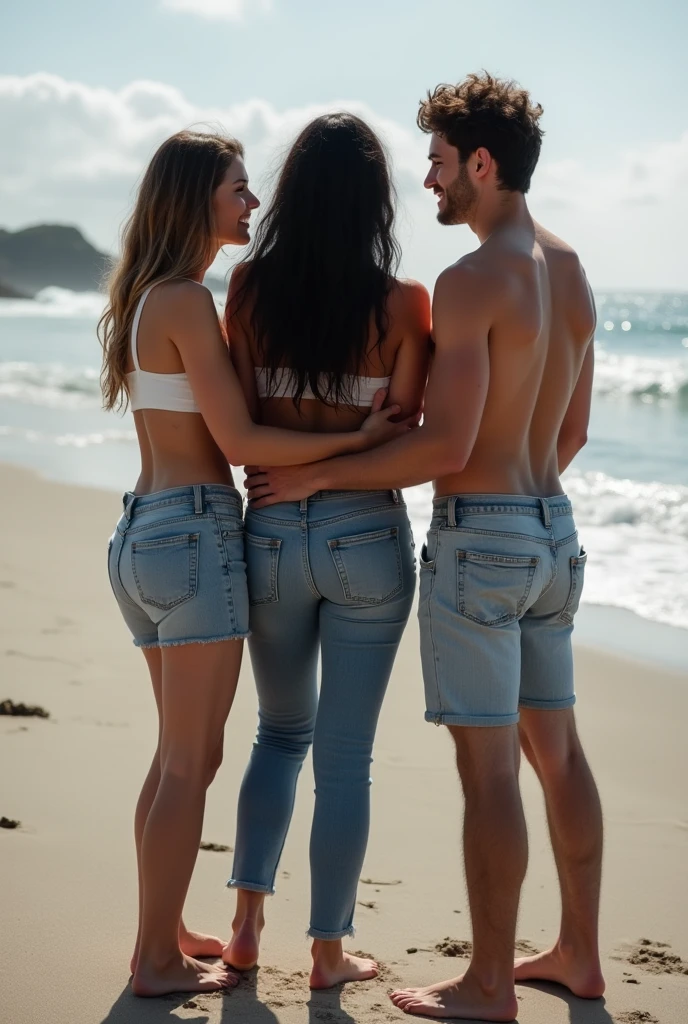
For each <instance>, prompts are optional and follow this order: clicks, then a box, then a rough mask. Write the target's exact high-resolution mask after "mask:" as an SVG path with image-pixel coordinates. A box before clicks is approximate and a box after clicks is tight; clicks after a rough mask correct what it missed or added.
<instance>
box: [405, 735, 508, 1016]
mask: <svg viewBox="0 0 688 1024" xmlns="http://www.w3.org/2000/svg"><path fill="white" fill-rule="evenodd" d="M450 731H451V733H452V736H453V738H454V742H455V744H456V754H457V764H458V768H459V774H460V776H461V782H462V785H463V792H464V799H465V814H464V858H465V866H466V881H467V885H468V899H469V905H470V909H471V922H472V926H473V956H472V958H471V963H470V966H469V968H468V970H467V971H466V973H465V974H464V975H462V976H461V977H459V978H452V979H450V980H449V981H445V982H440V983H439V984H437V985H429V986H427V987H426V988H420V989H406V990H404V991H401V992H394V993H392V1001H393V1002H394V1003H395V1005H396V1006H398V1007H400V1009H402V1010H404V1011H405V1012H407V1013H413V1014H418V1015H421V1016H426V1017H458V1018H462V1019H476V1018H477V1019H479V1020H486V1021H511V1020H513V1019H514V1018H515V1016H516V1013H517V1009H518V1003H517V1000H516V993H515V991H514V977H513V955H514V943H515V941H516V917H517V914H518V903H519V897H520V892H521V885H522V884H523V878H524V876H525V872H526V866H527V861H528V836H527V832H526V824H525V818H524V816H523V806H522V803H521V794H520V791H519V786H518V767H519V743H518V732H517V729H516V726H505V727H502V728H484V729H483V728H465V727H450Z"/></svg>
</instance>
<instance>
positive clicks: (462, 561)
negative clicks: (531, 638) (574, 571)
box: [456, 551, 540, 626]
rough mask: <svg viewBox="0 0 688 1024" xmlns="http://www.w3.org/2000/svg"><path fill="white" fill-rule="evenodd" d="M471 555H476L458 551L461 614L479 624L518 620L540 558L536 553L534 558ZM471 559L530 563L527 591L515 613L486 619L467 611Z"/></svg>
mask: <svg viewBox="0 0 688 1024" xmlns="http://www.w3.org/2000/svg"><path fill="white" fill-rule="evenodd" d="M469 556H474V552H470V551H457V552H456V567H457V577H456V585H457V590H458V602H457V611H458V612H459V614H460V615H463V617H464V618H465V619H470V621H471V622H476V623H477V624H478V625H479V626H506V625H508V624H509V623H511V622H516V620H517V619H518V618H519V617H520V615H521V612H522V611H523V607H524V605H525V603H526V601H527V600H528V597H529V595H530V591H531V588H532V586H533V577H534V576H535V570H536V569H537V567H538V565H539V563H540V559H539V558H538V557H537V556H535V555H534V556H533V557H532V558H531V557H526V558H520V557H515V556H511V555H485V556H483V557H481V558H479V559H475V558H474V557H469ZM470 561H478V562H488V563H490V564H492V565H512V566H514V567H524V564H525V563H526V562H527V563H528V565H529V569H528V578H527V580H526V586H525V592H524V594H523V597H522V598H521V599H520V601H519V602H518V605H517V606H516V612H515V613H514V614H513V615H512V614H510V613H508V612H507V613H505V614H504V615H500V616H499V618H496V619H489V620H486V619H479V618H478V617H477V616H476V615H471V614H470V612H467V611H466V601H465V589H466V588H465V582H464V581H465V575H466V564H467V563H468V562H470Z"/></svg>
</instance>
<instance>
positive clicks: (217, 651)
mask: <svg viewBox="0 0 688 1024" xmlns="http://www.w3.org/2000/svg"><path fill="white" fill-rule="evenodd" d="M242 647H243V645H242V644H241V643H240V642H238V641H234V640H230V641H223V642H219V643H214V644H185V645H182V646H179V647H169V648H163V650H162V653H161V660H162V690H161V694H162V730H161V737H160V782H159V785H158V788H157V792H156V794H155V797H154V799H153V803H152V806H151V808H150V811H149V813H148V816H147V819H146V822H145V825H144V827H143V835H142V837H141V853H140V870H141V882H142V886H141V889H142V904H141V933H140V943H139V955H138V960H137V963H136V970H135V972H134V977H133V981H132V987H133V990H134V992H135V994H136V995H140V996H156V995H163V994H165V993H167V992H177V991H179V992H187V991H209V990H212V989H218V988H224V987H227V985H229V984H231V983H232V982H233V981H236V978H235V977H234V976H232V975H231V972H229V971H228V970H227V968H226V967H224V965H220V966H217V967H214V966H208V965H207V964H204V963H201V962H200V961H198V960H194V959H193V958H192V957H190V956H188V955H186V954H185V953H183V952H182V950H181V949H180V946H179V927H180V921H181V915H182V909H183V906H184V900H185V898H186V893H187V890H188V886H189V882H190V880H191V874H192V871H193V867H194V864H195V861H196V856H197V854H198V848H199V843H200V839H201V829H202V825H203V811H204V807H205V793H206V788H207V784H208V779H209V777H210V774H211V770H212V763H213V757H214V756H215V752H216V751H217V748H218V745H219V744H220V742H221V738H222V733H223V729H224V724H225V720H226V718H227V715H228V713H229V709H230V707H231V705H232V701H233V699H234V693H235V690H236V683H237V679H238V675H239V668H240V665H241V654H242ZM209 751H210V752H211V753H210V754H209V753H208V752H209Z"/></svg>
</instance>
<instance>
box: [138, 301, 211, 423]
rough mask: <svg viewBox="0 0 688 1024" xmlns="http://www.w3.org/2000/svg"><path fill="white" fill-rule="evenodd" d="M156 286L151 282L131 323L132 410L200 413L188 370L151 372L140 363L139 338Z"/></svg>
mask: <svg viewBox="0 0 688 1024" xmlns="http://www.w3.org/2000/svg"><path fill="white" fill-rule="evenodd" d="M153 288H155V284H151V285H149V286H148V288H146V290H145V292H144V293H143V295H142V296H141V298H140V299H139V304H138V306H137V307H136V313H135V314H134V322H133V324H132V325H131V358H132V360H133V363H134V367H135V369H134V370H132V371H131V373H128V374H127V386H128V388H129V401H130V402H131V409H132V412H136V411H137V409H164V410H166V411H167V412H200V409H199V408H198V406H197V405H196V399H195V398H194V396H193V391H192V390H191V385H190V384H189V378H188V377H187V375H186V374H185V373H151V372H150V370H142V369H141V367H140V365H139V354H138V347H137V341H136V337H137V334H138V330H139V321H140V320H141V313H142V312H143V307H144V304H145V302H146V299H147V298H148V296H149V295H150V293H151V291H152V290H153Z"/></svg>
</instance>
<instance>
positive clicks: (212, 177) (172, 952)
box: [99, 131, 404, 996]
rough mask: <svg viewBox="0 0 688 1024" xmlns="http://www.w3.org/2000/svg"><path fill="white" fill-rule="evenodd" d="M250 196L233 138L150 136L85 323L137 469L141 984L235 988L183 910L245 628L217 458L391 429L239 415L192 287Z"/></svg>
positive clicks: (279, 456)
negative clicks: (102, 298)
mask: <svg viewBox="0 0 688 1024" xmlns="http://www.w3.org/2000/svg"><path fill="white" fill-rule="evenodd" d="M258 205H259V204H258V200H257V199H256V197H255V196H254V195H253V193H252V192H251V191H250V190H249V187H248V175H247V172H246V168H245V166H244V162H243V149H242V147H241V145H240V143H238V142H237V141H236V140H234V139H231V138H226V137H223V136H219V135H211V134H205V133H197V132H190V131H184V132H180V133H178V134H177V135H174V136H172V137H171V138H170V139H168V140H167V141H166V142H164V143H163V145H162V146H161V147H160V149H159V150H158V151H157V153H156V154H155V156H154V157H153V159H152V161H151V163H150V166H149V167H148V169H147V171H146V173H145V175H144V178H143V181H142V183H141V187H140V189H139V193H138V197H137V201H136V206H135V209H134V212H133V214H132V216H131V219H130V220H129V222H128V224H127V226H126V228H125V231H124V237H123V246H122V258H121V261H120V263H119V265H118V266H117V268H116V269H115V271H114V273H113V276H112V279H111V282H110V287H109V304H108V307H107V309H106V311H105V313H104V315H103V318H102V320H101V323H100V325H99V335H100V338H101V342H102V345H103V353H104V360H103V374H102V386H103V395H104V404H105V407H106V408H107V409H113V408H115V407H119V406H122V405H126V404H127V403H129V404H130V405H131V408H132V410H133V413H134V420H135V424H136V432H137V435H138V439H139V445H140V449H141V474H140V476H139V479H138V481H137V483H136V485H135V487H134V489H133V490H132V491H130V492H127V493H126V494H125V495H124V510H123V513H122V517H121V519H120V521H119V523H118V524H117V528H116V530H115V532H114V534H113V536H112V539H111V541H110V549H109V574H110V582H111V584H112V588H113V591H114V593H115V597H116V598H117V601H118V603H119V607H120V610H121V612H122V615H123V617H124V620H125V622H126V624H127V626H128V627H129V629H130V630H131V632H132V634H133V637H134V643H135V644H136V645H137V646H138V647H140V648H141V649H142V651H143V655H144V657H145V659H146V662H147V665H148V669H149V672H150V677H151V682H152V685H153V693H154V696H155V701H156V705H157V709H158V716H159V732H158V745H157V748H156V751H155V754H154V756H153V761H152V763H151V766H150V769H149V772H148V775H147V777H146V780H145V782H144V785H143V789H142V791H141V795H140V797H139V801H138V805H137V808H136V816H135V838H136V851H137V860H138V873H139V929H138V937H137V941H136V947H135V951H134V956H133V959H132V963H131V969H132V974H133V979H132V986H133V990H134V992H135V993H136V995H139V996H157V995H163V994H164V993H167V992H174V991H208V990H213V989H220V988H224V987H227V986H230V985H232V984H234V983H235V982H236V976H235V975H234V974H233V973H232V972H231V971H230V970H229V969H228V968H227V967H225V966H224V965H223V964H221V963H220V964H217V965H209V964H208V963H203V962H201V961H199V960H198V959H196V958H197V957H213V956H216V955H219V954H220V953H221V950H222V944H221V942H220V940H219V939H216V938H214V937H212V936H207V935H202V934H198V933H195V932H190V931H188V930H187V929H186V927H185V925H184V923H183V921H182V909H183V905H184V899H185V897H186V893H187V889H188V886H189V881H190V879H191V874H192V871H193V867H194V863H195V860H196V855H197V852H198V848H199V842H200V838H201V828H202V823H203V811H204V804H205V793H206V789H207V787H208V785H209V784H210V782H211V780H212V778H213V776H214V774H215V772H216V771H217V768H218V766H219V765H220V762H221V760H222V740H223V730H224V725H225V721H226V718H227V715H228V713H229V710H230V707H231V705H232V700H233V698H234V693H235V689H236V684H237V679H238V675H239V667H240V663H241V656H242V648H243V644H242V642H241V641H242V639H243V638H244V637H245V636H247V634H248V594H247V586H246V572H245V563H244V551H243V523H242V503H241V498H240V495H239V493H238V491H236V490H235V488H234V485H233V480H232V474H231V470H230V466H229V464H230V463H232V464H234V465H241V464H244V463H268V464H270V465H278V464H279V465H284V464H291V463H295V464H298V463H304V462H311V461H315V460H318V459H322V458H327V457H329V456H332V455H337V454H341V453H343V452H353V451H357V450H362V449H364V448H367V447H370V446H373V445H375V444H379V443H382V442H383V441H385V440H388V439H390V438H391V437H392V436H393V435H395V434H397V433H399V432H400V431H401V430H403V429H404V427H401V426H399V425H396V426H395V425H392V424H390V423H389V422H388V421H389V417H390V416H393V415H394V414H395V413H398V412H399V411H400V410H399V407H398V406H393V407H391V408H389V409H387V410H385V411H384V412H374V413H373V414H372V415H371V416H370V417H369V418H368V419H367V420H366V422H365V423H364V425H363V427H362V428H361V429H360V430H352V431H350V432H348V433H347V434H337V433H328V434H311V433H303V432H292V431H289V430H281V429H275V428H271V427H263V426H257V425H254V423H253V422H252V420H251V417H250V416H249V413H248V410H247V407H246V402H245V399H244V396H243V392H242V388H241V385H240V383H239V381H238V379H237V376H236V373H235V371H234V369H233V367H232V363H231V360H230V358H229V353H228V350H227V345H226V343H225V339H224V335H223V332H222V330H221V327H220V323H219V321H218V317H217V313H216V310H215V304H214V301H213V298H212V296H211V294H210V292H209V291H208V290H207V289H206V288H205V287H204V286H203V285H202V283H201V282H202V280H203V276H204V274H205V272H206V270H207V269H208V267H209V266H210V264H211V263H212V262H213V260H214V258H215V256H216V254H217V252H218V249H219V248H220V246H222V245H226V244H234V245H245V244H246V243H247V242H248V241H249V221H250V216H251V213H252V211H253V210H255V209H256V207H257V206H258ZM379 404H380V403H379V401H378V403H376V405H379Z"/></svg>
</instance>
